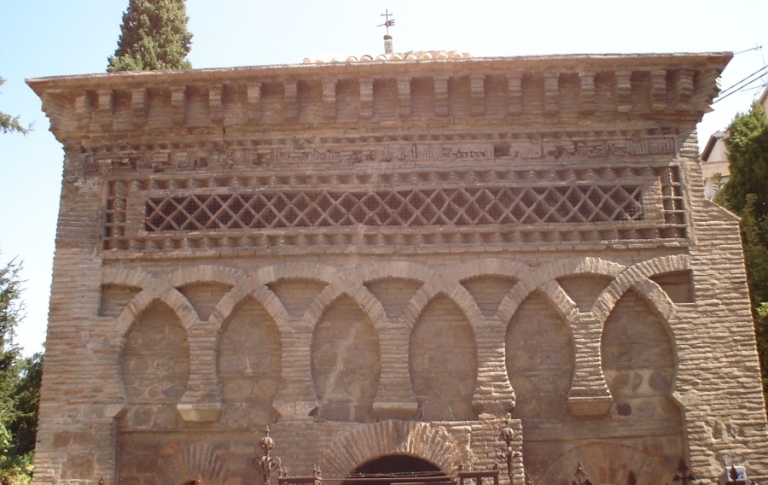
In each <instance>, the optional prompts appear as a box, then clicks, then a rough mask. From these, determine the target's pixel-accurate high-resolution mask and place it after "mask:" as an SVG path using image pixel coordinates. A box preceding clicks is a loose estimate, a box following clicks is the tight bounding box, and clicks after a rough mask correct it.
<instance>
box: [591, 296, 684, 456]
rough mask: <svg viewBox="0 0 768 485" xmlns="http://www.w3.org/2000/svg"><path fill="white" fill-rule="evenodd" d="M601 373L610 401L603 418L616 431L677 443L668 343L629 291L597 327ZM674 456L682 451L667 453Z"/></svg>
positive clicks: (656, 320)
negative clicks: (664, 437)
mask: <svg viewBox="0 0 768 485" xmlns="http://www.w3.org/2000/svg"><path fill="white" fill-rule="evenodd" d="M600 350H601V352H600V354H601V360H602V366H603V373H604V374H605V380H606V383H607V384H608V388H609V390H610V391H611V395H612V396H613V404H612V405H611V409H610V411H609V412H608V416H607V417H606V418H607V419H608V420H609V421H612V422H616V423H617V424H618V423H621V427H622V429H624V430H625V431H626V432H628V433H629V432H632V431H631V430H632V429H635V428H636V429H640V428H642V430H643V432H644V433H646V434H649V433H650V434H657V435H658V434H660V435H671V436H676V437H677V440H675V441H680V443H682V416H681V411H680V408H679V407H678V406H677V404H676V403H675V402H674V401H673V399H672V397H671V396H672V392H673V390H674V385H675V384H674V379H675V367H676V361H675V351H674V342H673V340H672V338H671V334H670V332H669V328H668V326H667V324H666V322H664V321H663V320H662V318H661V317H660V316H659V314H658V312H656V311H654V309H653V308H652V307H651V306H650V305H649V304H648V302H647V300H645V299H644V298H642V297H641V296H640V295H639V294H637V293H636V292H634V291H629V292H627V293H625V294H624V295H623V296H622V297H621V298H620V299H619V300H618V301H617V303H616V305H615V306H614V307H613V310H612V311H611V313H610V315H609V316H608V319H607V320H606V322H605V325H604V327H603V335H602V338H601V343H600ZM668 451H669V452H670V453H673V454H674V455H675V456H676V457H679V456H682V452H683V450H682V449H670V450H668Z"/></svg>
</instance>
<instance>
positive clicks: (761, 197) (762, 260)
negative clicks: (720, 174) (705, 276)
mask: <svg viewBox="0 0 768 485" xmlns="http://www.w3.org/2000/svg"><path fill="white" fill-rule="evenodd" d="M725 146H726V148H727V150H728V163H729V168H730V172H731V173H730V177H729V179H728V182H726V183H725V185H724V186H723V187H722V189H721V191H720V192H719V193H718V195H717V197H716V199H715V201H716V202H718V203H719V204H721V205H722V206H724V207H726V208H728V209H730V210H732V211H734V212H735V213H736V214H738V215H739V216H740V217H741V223H740V227H741V236H742V243H743V245H744V262H745V265H746V268H747V281H748V283H749V293H750V298H751V300H752V314H753V317H754V320H755V333H756V336H757V345H758V352H759V354H760V363H761V368H762V372H763V392H764V393H765V394H766V397H768V118H766V115H765V113H764V112H763V110H762V109H761V108H760V107H759V106H758V105H757V104H755V105H753V106H752V109H751V110H750V111H749V112H748V113H743V114H738V115H736V117H735V118H734V120H733V121H732V122H731V124H730V126H729V127H728V136H727V137H726V139H725Z"/></svg>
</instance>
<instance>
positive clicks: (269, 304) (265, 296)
mask: <svg viewBox="0 0 768 485" xmlns="http://www.w3.org/2000/svg"><path fill="white" fill-rule="evenodd" d="M246 298H253V299H254V300H256V301H257V302H259V304H261V305H262V306H263V307H264V309H265V310H266V311H267V313H269V315H270V316H271V317H272V319H273V320H274V321H275V323H276V324H277V326H278V328H279V329H281V331H282V330H283V329H285V326H286V321H287V320H288V311H287V310H286V309H285V307H284V306H283V303H282V302H281V301H280V299H279V298H278V297H277V295H275V293H274V292H273V291H272V290H270V289H269V288H268V287H267V286H266V285H262V284H258V283H255V282H253V281H250V280H249V281H245V282H241V284H238V285H235V286H234V287H233V288H232V289H231V290H229V291H228V292H227V293H226V294H225V295H224V296H223V297H222V298H221V300H220V301H219V303H217V304H216V308H214V309H213V312H211V316H210V317H209V318H208V321H209V323H210V324H211V325H214V326H215V327H216V328H218V329H221V326H222V325H224V322H226V321H227V318H229V316H230V315H231V314H232V312H234V311H235V309H236V308H237V306H238V305H239V304H240V303H242V302H243V301H244V300H245V299H246Z"/></svg>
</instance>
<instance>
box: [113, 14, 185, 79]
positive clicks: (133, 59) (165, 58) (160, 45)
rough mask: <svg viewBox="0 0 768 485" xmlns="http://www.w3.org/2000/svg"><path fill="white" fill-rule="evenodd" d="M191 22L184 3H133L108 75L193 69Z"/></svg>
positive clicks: (122, 26)
mask: <svg viewBox="0 0 768 485" xmlns="http://www.w3.org/2000/svg"><path fill="white" fill-rule="evenodd" d="M188 20H189V18H188V17H187V13H186V5H185V1H184V0H130V3H129V4H128V9H127V10H126V11H125V13H123V23H122V25H121V27H120V39H119V40H118V42H117V50H115V54H114V55H113V56H111V57H110V58H109V65H108V66H107V71H108V72H118V71H156V70H163V69H189V68H191V67H192V65H191V64H190V62H189V61H188V60H187V55H188V54H189V51H190V49H191V47H192V34H191V33H189V31H188V30H187V22H188Z"/></svg>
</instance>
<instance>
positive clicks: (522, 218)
mask: <svg viewBox="0 0 768 485" xmlns="http://www.w3.org/2000/svg"><path fill="white" fill-rule="evenodd" d="M643 217H644V215H643V205H642V188H641V186H639V185H598V184H585V185H568V186H556V187H539V186H532V187H509V186H474V187H454V188H424V189H409V190H372V191H366V190H359V191H351V190H320V189H286V190H280V191H258V192H251V193H235V194H232V193H230V194H191V195H184V196H176V197H155V198H149V199H147V201H146V206H145V224H144V225H145V230H146V231H149V232H155V231H201V230H217V229H276V228H290V227H295V228H322V227H348V226H356V225H361V226H372V227H379V226H397V227H424V226H445V225H449V226H480V225H491V224H539V223H600V222H620V221H642V220H643Z"/></svg>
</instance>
